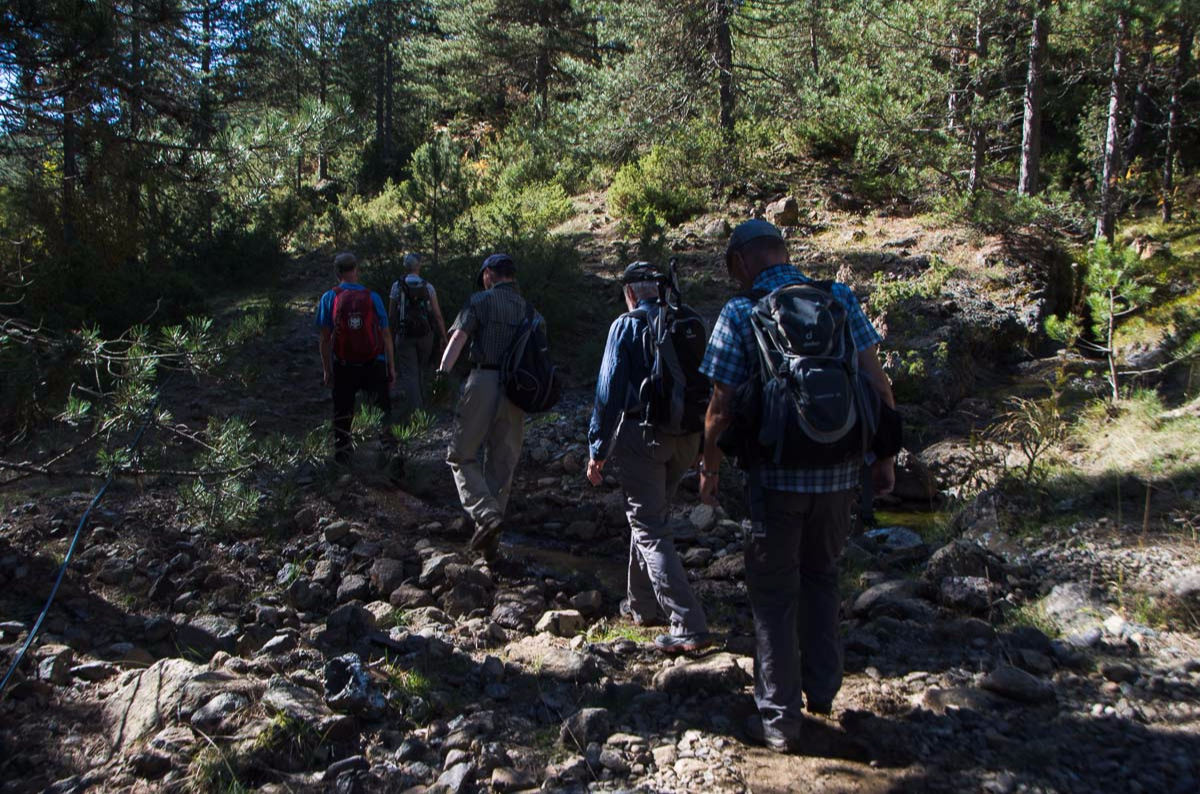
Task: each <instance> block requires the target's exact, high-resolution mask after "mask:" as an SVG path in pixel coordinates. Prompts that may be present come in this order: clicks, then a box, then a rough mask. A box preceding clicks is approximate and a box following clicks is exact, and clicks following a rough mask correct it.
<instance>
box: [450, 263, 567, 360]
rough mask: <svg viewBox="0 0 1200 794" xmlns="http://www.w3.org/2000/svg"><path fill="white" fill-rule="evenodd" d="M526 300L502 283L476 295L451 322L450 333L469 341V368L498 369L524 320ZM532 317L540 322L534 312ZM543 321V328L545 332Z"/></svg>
mask: <svg viewBox="0 0 1200 794" xmlns="http://www.w3.org/2000/svg"><path fill="white" fill-rule="evenodd" d="M525 305H526V304H525V299H524V298H522V297H521V292H520V290H518V289H517V285H516V284H515V283H513V282H511V281H503V282H501V283H499V284H497V285H496V286H495V287H493V288H492V289H489V290H483V291H481V292H476V293H475V294H473V295H472V296H471V297H470V298H468V299H467V305H466V306H463V308H462V311H460V312H459V313H458V317H457V318H456V319H455V320H454V325H453V326H452V327H451V328H450V333H454V332H455V331H462V332H463V333H465V334H466V335H467V336H469V337H470V338H471V346H470V349H469V350H468V352H467V357H468V358H469V359H470V361H471V363H472V364H475V365H477V366H484V367H498V366H500V364H501V363H503V361H504V354H505V353H507V352H508V348H509V347H510V346H511V345H512V342H513V339H514V338H515V337H516V335H517V330H518V329H519V328H520V326H521V323H522V322H524V320H525ZM534 316H535V317H537V318H538V319H542V316H541V314H538V313H537V312H535V313H534ZM545 327H546V326H545V320H543V321H542V328H545Z"/></svg>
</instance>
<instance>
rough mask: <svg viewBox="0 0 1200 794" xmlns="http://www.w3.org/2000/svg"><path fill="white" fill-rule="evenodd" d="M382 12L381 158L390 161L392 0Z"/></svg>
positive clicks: (393, 72)
mask: <svg viewBox="0 0 1200 794" xmlns="http://www.w3.org/2000/svg"><path fill="white" fill-rule="evenodd" d="M383 13H384V14H385V15H386V17H385V19H384V21H383V48H384V49H383V159H384V161H385V162H388V163H390V162H391V159H392V140H393V136H392V112H393V110H394V109H395V107H394V100H395V96H396V95H395V91H394V90H393V87H392V81H393V80H394V78H395V64H394V63H393V61H392V0H387V2H386V3H384V7H383Z"/></svg>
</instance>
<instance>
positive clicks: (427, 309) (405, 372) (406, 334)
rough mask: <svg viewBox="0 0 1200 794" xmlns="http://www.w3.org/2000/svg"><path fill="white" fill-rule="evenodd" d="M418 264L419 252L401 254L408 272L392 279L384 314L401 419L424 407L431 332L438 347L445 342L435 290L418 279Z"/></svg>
mask: <svg viewBox="0 0 1200 794" xmlns="http://www.w3.org/2000/svg"><path fill="white" fill-rule="evenodd" d="M422 264H424V262H423V260H422V258H421V255H420V254H416V253H410V254H407V255H405V257H404V267H405V269H407V271H408V274H407V275H405V276H404V278H401V279H399V280H397V281H394V282H392V290H391V295H390V296H389V299H388V317H390V318H391V319H392V328H393V329H395V347H396V380H397V383H398V385H399V391H400V393H401V394H402V395H403V397H402V399H403V401H404V402H403V408H402V410H401V413H400V418H401V419H407V418H408V417H409V416H410V415H412V413H413V412H414V411H419V410H423V409H424V408H425V372H426V369H427V368H428V367H429V366H430V363H431V361H430V359H431V358H432V356H433V349H434V340H435V337H434V333H435V332H436V333H437V336H436V340H437V344H438V345H439V347H440V346H444V345H445V344H446V321H445V320H444V319H442V307H441V306H440V305H439V304H438V298H437V290H435V289H434V288H433V285H432V284H430V283H429V282H428V281H426V280H425V279H423V278H421V266H422Z"/></svg>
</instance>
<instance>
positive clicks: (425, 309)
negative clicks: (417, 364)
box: [397, 278, 433, 339]
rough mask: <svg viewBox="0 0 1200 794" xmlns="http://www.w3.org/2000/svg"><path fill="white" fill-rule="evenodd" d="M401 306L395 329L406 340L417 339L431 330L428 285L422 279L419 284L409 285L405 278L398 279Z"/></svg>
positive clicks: (398, 308)
mask: <svg viewBox="0 0 1200 794" xmlns="http://www.w3.org/2000/svg"><path fill="white" fill-rule="evenodd" d="M400 299H401V304H400V306H399V307H397V313H398V314H399V315H400V317H399V320H400V322H399V323H398V325H397V327H398V328H399V329H400V330H401V332H402V333H403V335H404V337H405V338H406V339H419V338H420V337H423V336H425V335H426V334H428V333H430V332H431V331H432V330H433V323H432V322H430V316H431V315H432V309H431V308H430V300H429V284H428V283H427V282H426V281H425V280H423V279H422V281H421V283H420V284H409V283H408V279H407V278H402V279H400Z"/></svg>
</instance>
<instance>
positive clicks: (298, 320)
mask: <svg viewBox="0 0 1200 794" xmlns="http://www.w3.org/2000/svg"><path fill="white" fill-rule="evenodd" d="M591 209H592V207H590V206H589V209H588V212H587V213H585V214H584V216H583V217H585V218H588V217H593V216H597V213H595V212H592V211H591ZM602 215H603V214H602V213H600V214H599V216H600V217H602ZM609 223H611V222H604V221H602V222H601V225H600V226H599V227H597V228H596V229H590V228H589V229H588V231H589V232H591V233H593V237H594V239H593V240H592V241H591V242H590V243H588V244H587V246H585V250H586V251H587V254H586V258H587V262H588V266H589V268H592V269H598V270H605V269H606V268H607V269H609V270H611V268H610V263H611V262H612V261H614V260H613V259H611V257H612V256H613V254H612V248H611V246H612V239H611V238H608V237H605V236H604V235H607V234H609V233H610V231H611V226H609V225H606V224H609ZM907 223H909V222H907V221H905V222H901V221H896V220H891V219H884V220H869V221H864V224H863V227H862V228H859V227H857V226H853V225H847V226H846V228H845V229H841V230H836V229H834V230H829V231H825V232H815V233H813V235H812V237H813V239H814V242H813V245H814V248H813V251H814V252H828V251H832V250H834V249H835V248H836V249H837V250H841V251H843V253H844V250H843V249H842V248H839V246H842V245H843V243H841V242H838V243H836V244H835V243H834V242H828V241H829V240H830V239H831V238H832V239H834V240H843V238H844V243H845V245H854V246H865V245H867V244H868V243H867V242H864V239H866V240H873V241H874V243H873V245H874V246H875V247H876V248H878V247H879V243H880V242H881V241H882V242H886V241H887V240H884V239H883V238H885V237H887V236H888V235H891V234H893V233H900V232H903V233H905V234H906V235H907V236H913V235H916V236H918V238H921V239H925V237H926V236H927V237H928V238H930V239H940V237H938V235H944V234H946V233H947V232H945V231H944V230H937V229H928V228H926V227H923V226H920V225H917V226H911V225H905V224H907ZM859 231H864V233H865V235H866V238H862V237H857V236H856V234H857V232H859ZM876 238H879V239H876ZM680 245H681V246H683V247H684V249H685V250H684V251H683V252H682V253H685V254H687V255H688V256H689V257H691V259H690V260H689V262H690V263H691V265H692V268H691V270H690V271H689V272H690V273H691V274H692V276H691V278H693V279H694V284H695V286H694V289H695V292H696V295H697V298H698V302H701V303H702V304H703V305H704V306H705V307H708V308H712V307H719V305H720V303H721V300H722V296H723V291H724V289H725V288H724V286H723V284H722V283H721V278H722V276H721V274H720V273H719V271H718V270H717V268H718V266H719V260H717V259H716V258H715V252H716V250H717V249H718V248H719V247H720V245H721V243H720V242H719V241H715V240H705V239H703V238H702V237H701V236H700V233H699V232H697V233H696V236H694V237H686V236H685V237H683V238H682V239H681V241H680ZM916 245H917V244H916V243H914V246H916ZM952 245H953V246H962V247H963V251H964V252H965V250H966V246H967V243H966V242H965V241H964V242H961V243H953V244H952ZM915 250H916V249H915ZM954 250H955V251H958V250H959V249H958V248H954ZM825 255H826V253H821V256H825ZM814 256H816V255H815V254H814ZM839 256H841V254H839ZM963 256H964V259H963V261H964V262H966V261H967V258H966V256H965V253H964V254H963ZM843 259H845V261H851V260H850V259H849V258H846V257H843ZM855 261H858V262H859V265H861V266H860V267H859V268H858V269H857V270H856V271H855V272H857V273H858V274H859V275H860V276H862V278H863V279H869V278H870V274H871V273H872V272H874V271H873V270H872V268H874V267H875V266H876V265H875V263H873V262H874V260H869V259H863V260H861V261H859V260H855ZM965 266H966V265H964V267H965ZM605 272H608V271H607V270H605ZM327 273H328V269H327V265H326V263H325V261H324V260H323V259H322V258H319V257H308V258H304V259H300V260H296V261H295V262H293V263H292V264H291V266H290V268H289V271H288V273H287V275H286V276H285V279H284V281H283V283H282V291H283V296H284V299H285V301H286V311H285V312H284V313H283V315H282V320H281V322H280V323H279V324H278V325H276V326H275V327H274V328H273V329H272V330H271V331H270V332H269V333H268V334H267V335H265V336H264V338H262V339H260V340H256V341H255V342H253V343H252V344H251V345H250V346H249V347H248V348H247V349H246V350H245V351H243V352H242V353H240V354H239V355H238V356H237V357H236V359H235V360H234V361H233V362H232V367H231V371H232V374H231V376H230V377H229V378H228V379H226V380H223V381H222V382H219V383H213V382H202V383H175V384H173V385H172V387H171V389H170V391H169V393H168V395H167V397H168V401H167V402H168V405H169V406H171V408H172V411H173V412H174V413H175V415H176V417H177V419H178V420H179V421H184V422H187V423H188V424H189V425H191V426H193V427H195V428H199V427H201V426H202V425H203V423H204V422H206V421H207V417H208V416H209V415H217V416H232V415H242V416H252V417H254V420H255V423H256V425H255V426H256V429H257V430H258V431H260V432H284V433H290V434H300V433H304V432H307V431H308V430H310V429H311V428H313V427H316V426H318V425H319V424H320V423H321V422H322V421H324V420H325V419H326V417H327V416H328V412H329V410H330V405H329V396H328V391H327V390H326V389H325V388H324V387H323V386H322V385H321V384H320V382H319V377H318V376H319V371H318V369H317V364H316V358H317V355H316V340H315V334H314V331H313V328H312V310H313V307H314V305H315V301H316V299H317V296H318V295H319V293H320V292H321V290H322V289H323V288H324V287H326V286H327V285H328V276H327ZM931 316H939V315H931ZM588 402H589V396H588V393H587V391H586V390H585V389H581V390H579V391H577V392H572V393H571V394H570V395H569V396H568V398H567V399H566V401H565V402H564V404H563V405H562V406H561V407H560V409H559V410H558V411H557V412H556V413H555V414H554V415H553V416H549V417H544V418H541V419H538V420H533V421H531V422H530V423H529V425H528V428H527V439H526V445H525V453H524V457H523V459H522V463H521V468H520V473H519V475H518V482H517V487H516V493H517V495H516V496H515V497H514V501H513V504H512V509H511V515H510V518H511V521H510V524H511V526H512V529H513V535H512V537H511V538H510V541H511V542H510V544H509V545H508V546H507V547H506V560H505V561H504V562H503V563H501V564H498V565H496V566H491V567H488V566H484V565H481V564H480V563H478V562H477V561H473V560H471V559H470V557H469V556H467V555H464V554H463V553H462V545H463V541H464V539H465V528H464V527H463V525H462V521H461V519H460V518H459V511H458V509H457V505H456V503H455V500H454V493H453V487H452V483H451V482H450V478H449V475H448V472H447V470H446V467H445V464H444V462H443V459H442V456H443V450H444V448H445V442H446V437H447V433H448V432H449V418H448V416H447V415H445V414H442V415H441V416H440V418H439V420H438V422H437V423H436V424H435V425H434V427H433V428H432V430H430V431H429V433H427V434H426V435H425V436H424V437H422V438H420V439H418V440H416V441H414V442H412V443H411V444H409V445H408V446H407V447H406V454H407V457H408V460H407V462H406V471H405V475H404V478H403V479H402V480H401V481H400V482H399V483H393V482H391V481H389V479H388V478H387V477H386V476H384V475H383V474H382V473H381V472H380V471H379V470H378V469H377V468H376V467H375V465H374V462H373V458H372V456H371V455H370V454H369V450H360V452H359V455H358V457H357V459H356V461H355V464H354V468H353V469H352V472H351V474H350V476H346V474H345V473H343V472H338V471H333V470H326V469H321V468H316V469H305V470H302V471H299V472H296V473H295V475H294V476H293V477H292V478H291V480H290V485H291V486H293V487H294V488H295V489H296V492H297V493H298V494H299V497H298V501H297V502H296V503H295V504H293V505H291V506H290V507H289V508H288V512H287V514H286V515H284V516H283V517H282V518H283V521H282V523H281V524H280V525H279V526H278V527H276V528H275V529H274V530H273V531H271V532H261V533H242V534H238V533H233V534H220V533H214V532H212V531H210V530H209V529H208V528H206V527H204V526H202V525H195V524H193V522H191V521H188V520H186V519H185V518H184V517H183V516H182V515H180V513H179V509H178V501H177V499H178V495H177V490H176V484H175V483H173V482H170V481H165V480H164V481H154V482H145V483H139V484H129V485H125V486H123V487H121V488H119V489H117V490H116V491H115V492H114V494H113V496H112V498H111V500H110V501H109V502H108V503H106V506H105V509H104V511H103V512H102V514H101V516H100V517H99V519H98V520H97V522H96V525H97V526H96V527H95V528H94V529H93V530H92V531H91V533H90V534H89V536H88V538H87V539H86V542H85V546H84V548H83V549H82V550H81V553H80V554H79V556H78V559H77V564H76V567H75V568H74V569H73V570H72V571H71V573H70V575H69V576H68V580H67V585H66V587H65V588H64V590H63V592H62V594H61V595H60V598H59V601H58V602H57V606H56V608H55V610H54V611H53V612H52V614H51V617H50V620H49V621H48V622H47V625H46V630H45V634H44V635H43V637H42V640H41V643H40V646H39V648H38V650H37V652H36V654H34V657H35V658H33V659H31V660H30V663H28V664H27V665H26V667H25V668H24V670H23V675H24V679H23V680H22V681H21V682H20V683H19V684H18V686H17V687H15V688H14V690H13V692H12V693H11V696H10V697H7V698H6V699H5V700H4V701H3V702H0V781H2V783H0V791H3V792H8V791H37V790H52V791H59V792H68V791H84V790H94V791H185V790H195V791H245V790H262V791H272V792H278V791H326V790H334V789H336V790H337V791H370V792H374V791H404V790H412V791H434V790H436V791H453V792H466V791H471V790H480V791H512V790H523V789H535V788H541V789H542V790H560V791H585V790H592V791H618V790H620V791H662V792H676V791H681V792H682V791H689V792H690V791H705V792H743V791H754V792H792V791H815V792H830V793H831V794H832V792H862V793H863V794H875V793H876V792H885V791H888V792H891V791H946V792H951V791H988V792H998V793H999V792H1016V791H1031V792H1032V791H1041V792H1051V791H1054V792H1076V791H1078V792H1084V791H1097V790H1102V791H1133V792H1139V791H1145V792H1150V791H1167V792H1192V791H1195V790H1196V788H1197V781H1200V768H1198V761H1197V759H1198V758H1200V752H1198V751H1200V733H1198V730H1200V642H1198V641H1197V638H1196V636H1195V634H1194V632H1192V631H1183V630H1178V629H1180V628H1183V627H1184V626H1183V624H1169V625H1155V626H1150V625H1145V624H1144V623H1143V622H1141V621H1140V617H1143V616H1141V615H1140V614H1139V612H1138V610H1137V609H1135V608H1134V607H1133V605H1132V603H1131V600H1130V599H1131V594H1132V593H1134V592H1142V591H1143V590H1144V591H1146V592H1148V591H1149V590H1150V589H1151V588H1153V587H1155V586H1157V585H1159V584H1161V583H1162V582H1164V581H1168V580H1171V579H1172V577H1175V576H1177V575H1179V574H1180V573H1181V572H1187V571H1189V570H1200V568H1198V567H1197V566H1198V554H1197V548H1196V546H1195V544H1194V543H1187V542H1183V541H1181V540H1180V539H1179V538H1177V537H1169V538H1168V537H1164V538H1161V539H1159V538H1154V537H1151V538H1149V539H1148V542H1142V543H1139V542H1136V541H1135V540H1134V536H1133V535H1131V534H1130V533H1129V532H1128V531H1127V530H1123V529H1121V528H1113V527H1112V526H1108V525H1101V524H1098V523H1082V522H1081V523H1080V524H1079V525H1078V526H1075V527H1072V528H1070V529H1064V530H1052V531H1048V532H1049V534H1047V535H1046V537H1045V538H1041V539H1037V540H1033V539H1027V538H1022V537H1008V536H1004V535H1003V533H1002V532H997V531H996V530H995V528H994V527H992V526H991V525H987V524H986V522H981V523H980V524H979V525H977V526H964V527H962V529H963V530H964V534H963V538H964V539H963V540H962V541H960V542H959V543H956V544H949V545H947V543H946V541H947V538H946V537H945V536H944V535H942V534H939V532H938V531H936V529H934V530H930V529H929V528H922V530H921V531H922V532H924V533H925V534H924V536H921V535H917V536H915V537H913V536H911V533H910V534H909V535H905V534H903V533H894V534H887V533H884V534H883V535H881V536H879V539H873V538H858V539H856V540H855V541H854V543H853V544H852V546H851V547H850V548H849V549H848V552H847V557H846V561H845V565H844V568H845V575H844V581H843V592H844V595H845V603H844V610H843V615H844V623H843V634H844V638H845V645H846V667H847V677H846V682H845V686H844V688H843V691H842V693H841V695H840V696H839V698H838V700H837V702H836V704H835V711H834V714H833V716H832V718H829V719H826V718H814V719H813V720H812V721H811V723H810V724H809V725H808V727H807V733H806V744H805V749H804V754H803V755H801V756H797V757H781V756H777V755H774V754H771V753H768V752H767V751H765V750H763V749H760V748H756V747H754V746H753V745H752V744H750V743H749V741H748V739H747V737H746V735H745V732H744V728H743V721H744V717H745V716H746V715H748V714H750V713H752V711H753V708H754V707H753V699H752V697H751V691H752V690H751V686H750V675H749V671H750V670H752V667H753V662H752V659H751V658H750V653H751V652H752V649H753V642H752V639H751V638H752V633H753V627H752V620H751V614H750V609H749V604H748V602H747V600H746V598H745V594H744V585H743V583H742V581H741V580H742V577H743V566H741V565H740V564H739V563H740V559H741V548H742V539H741V528H740V526H739V525H738V524H737V523H736V522H735V521H732V520H730V518H729V517H728V516H726V515H724V514H722V513H714V512H712V511H710V510H708V509H707V508H704V507H701V506H699V505H698V503H697V500H696V497H695V483H694V480H691V479H690V480H688V481H685V483H684V487H683V488H682V489H681V496H680V504H679V507H678V509H677V511H676V515H675V518H676V521H677V527H678V538H679V543H680V547H681V549H682V550H683V553H684V554H685V559H687V560H688V563H687V564H688V566H689V571H690V576H691V578H692V579H693V582H694V586H695V588H696V591H697V593H698V594H699V596H700V598H701V600H702V603H703V605H704V607H705V609H706V611H707V613H708V615H709V616H710V619H711V621H712V623H713V625H714V627H715V628H716V630H717V631H719V632H720V634H721V635H722V637H723V640H724V647H722V648H721V649H719V650H718V651H716V652H713V653H709V654H706V655H703V656H701V657H699V658H696V659H688V660H684V661H681V662H680V663H678V664H675V663H672V662H670V661H665V660H663V659H662V658H660V657H659V656H657V655H656V654H655V653H654V652H653V651H652V650H651V649H650V648H649V647H648V644H647V643H648V640H650V639H651V638H652V636H653V631H648V630H645V629H639V628H638V627H635V626H632V625H630V624H628V623H626V622H624V621H622V620H620V619H619V618H618V617H617V604H618V601H619V599H620V597H621V595H622V593H621V592H620V591H621V586H620V583H621V567H622V565H623V563H624V555H625V553H626V549H627V543H628V539H627V538H628V536H627V530H626V528H625V519H624V515H623V508H622V504H621V497H620V494H619V491H618V490H617V489H616V487H615V483H613V482H610V483H608V484H607V485H605V486H603V487H601V488H599V489H593V488H591V487H590V486H588V485H587V484H586V483H585V482H584V481H583V478H582V474H581V472H582V466H583V463H584V462H585V456H586V451H585V449H584V446H583V439H584V438H585V437H586V421H587V414H588V407H589V406H588ZM947 421H949V420H947ZM86 497H87V494H84V493H82V492H80V493H76V494H71V493H62V492H49V491H47V492H38V491H33V492H31V493H29V494H28V498H27V499H24V500H23V501H21V502H20V503H19V504H11V505H7V506H6V507H7V509H6V513H5V515H4V516H3V518H2V519H0V651H2V652H3V654H5V657H4V658H7V656H6V655H7V654H8V653H11V652H12V651H13V649H15V647H16V644H17V643H18V642H20V640H21V638H22V637H23V636H24V632H25V631H27V630H28V627H29V625H30V623H31V621H32V618H33V616H35V615H36V610H37V607H38V606H40V602H39V599H40V598H42V597H43V596H44V595H45V591H46V588H47V587H48V582H49V581H50V576H51V574H52V573H53V571H54V567H55V558H54V555H55V554H60V553H61V551H62V548H63V546H64V543H65V536H66V528H67V527H69V526H70V525H71V522H72V521H73V520H74V519H75V518H77V517H78V515H79V513H80V511H81V510H82V508H83V505H84V503H85V501H86ZM732 509H733V506H732V504H731V510H732ZM1055 533H1059V534H1055ZM1159 540H1161V541H1162V542H1158V541H1159ZM989 549H991V550H994V553H993V552H991V551H989ZM539 626H540V628H539ZM346 654H355V655H356V656H355V658H354V659H353V660H351V661H349V662H345V664H350V665H353V664H356V663H357V664H361V665H363V668H362V670H363V677H362V679H361V680H359V679H355V678H354V676H353V675H351V676H350V677H349V681H350V682H351V684H353V685H350V684H347V683H346V679H345V677H344V676H343V677H341V678H339V675H340V674H339V672H338V670H339V669H341V668H339V667H338V665H339V664H342V663H343V662H338V661H337V660H339V659H342V660H345V659H346V658H347V657H346ZM352 669H357V668H352ZM355 682H357V683H355ZM346 687H348V688H346ZM118 715H119V716H120V719H121V724H122V726H123V729H122V731H121V733H120V735H117V733H116V732H115V727H114V726H115V724H116V717H117V716H118ZM564 724H565V725H567V726H568V730H566V731H565V732H564V729H563V726H564Z"/></svg>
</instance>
